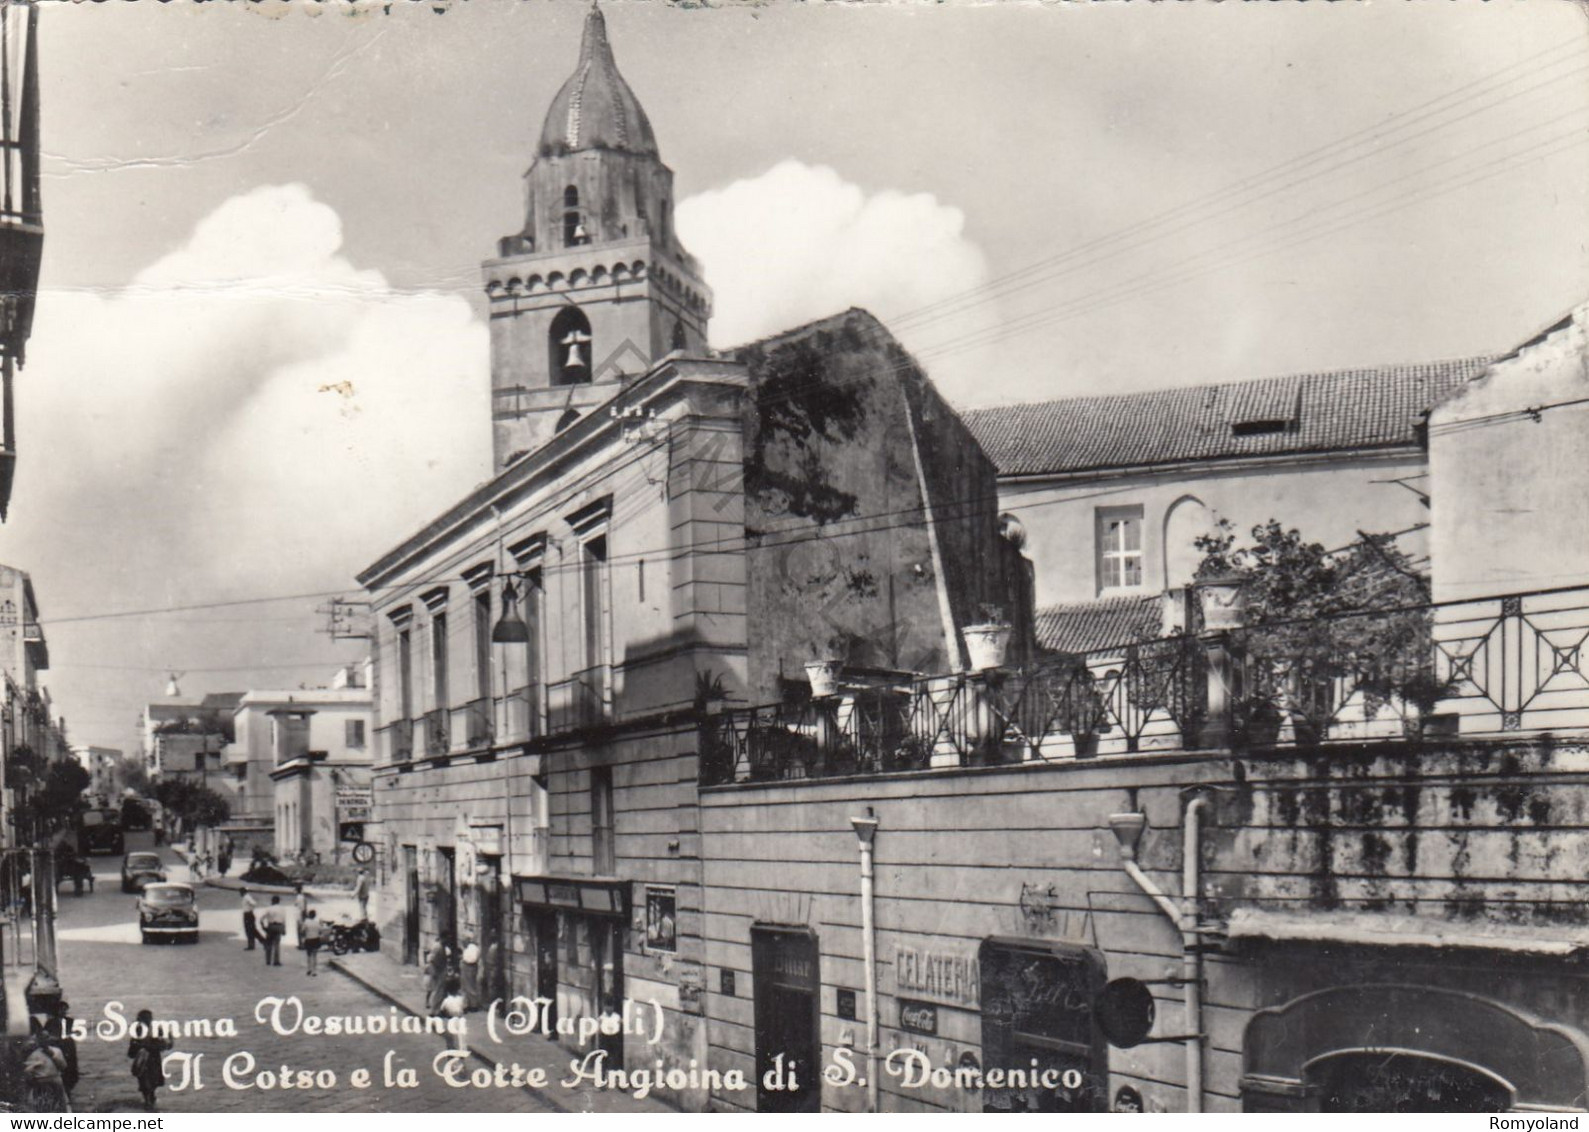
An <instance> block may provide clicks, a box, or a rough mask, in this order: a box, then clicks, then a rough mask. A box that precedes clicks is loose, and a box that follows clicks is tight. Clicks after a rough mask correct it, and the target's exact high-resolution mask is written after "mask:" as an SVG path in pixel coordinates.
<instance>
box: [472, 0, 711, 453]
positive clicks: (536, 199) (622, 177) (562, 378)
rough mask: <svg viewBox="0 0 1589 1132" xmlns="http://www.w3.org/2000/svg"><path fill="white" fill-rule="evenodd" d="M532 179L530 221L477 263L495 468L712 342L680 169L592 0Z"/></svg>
mask: <svg viewBox="0 0 1589 1132" xmlns="http://www.w3.org/2000/svg"><path fill="white" fill-rule="evenodd" d="M524 186H525V218H524V227H523V229H522V230H521V231H520V232H518V233H517V234H516V235H512V236H507V237H505V238H504V239H502V240H501V241H500V242H499V246H498V253H499V254H498V258H496V259H490V260H487V261H486V262H485V263H484V264H483V265H482V268H483V272H484V275H485V289H486V295H487V296H488V298H489V299H490V303H491V409H492V436H493V447H494V453H495V460H496V464H495V467H496V470H497V471H501V470H502V469H503V468H505V467H506V466H507V465H508V464H509V463H511V462H513V461H514V460H516V459H517V458H519V457H520V456H522V455H524V454H526V453H529V452H533V451H534V450H535V449H537V448H539V447H540V446H541V445H543V444H545V443H546V442H547V440H549V439H550V438H551V437H552V436H554V435H555V434H556V433H557V432H559V431H560V430H561V429H563V428H564V427H566V426H567V425H568V424H569V423H571V422H572V421H574V420H576V419H578V418H579V417H580V416H583V415H584V414H585V413H587V412H589V411H590V410H591V409H593V408H595V407H596V406H598V405H600V404H602V403H603V402H605V401H607V400H608V399H609V398H610V397H612V396H613V394H615V393H616V392H617V391H618V389H619V388H621V386H622V383H623V382H624V381H625V380H626V379H632V378H634V377H637V376H638V375H640V374H642V373H644V372H645V371H646V370H647V369H649V368H650V367H651V365H652V363H654V362H655V361H657V360H658V359H659V358H661V357H663V356H664V355H666V354H668V353H669V352H671V351H673V350H685V351H688V352H692V353H702V352H704V351H705V350H706V323H707V319H708V318H709V317H710V316H711V313H712V296H711V290H710V289H709V288H708V287H707V286H706V283H705V282H704V281H703V280H702V278H701V273H700V268H699V267H698V266H697V265H696V262H695V258H694V257H693V256H691V255H690V253H689V252H687V251H685V250H684V248H683V247H682V246H680V244H679V241H678V237H677V235H676V234H675V233H674V231H673V171H672V170H671V169H669V168H668V167H667V166H666V165H664V164H663V163H662V158H661V156H660V155H659V154H658V151H657V142H656V136H655V135H654V134H653V133H652V132H651V123H650V121H649V120H648V119H647V118H646V114H645V111H644V110H643V109H642V108H641V106H640V100H639V99H637V98H636V97H635V95H634V92H633V91H632V90H630V89H629V84H628V83H626V82H624V79H623V76H622V75H620V74H619V73H618V65H617V63H616V62H615V61H614V59H613V55H612V45H611V44H610V43H609V42H608V40H607V22H606V20H605V18H604V17H603V16H602V13H601V10H600V9H599V8H597V7H596V6H595V5H594V4H592V6H591V9H590V11H589V13H587V14H586V16H585V31H584V37H583V39H582V41H581V43H580V47H579V63H578V65H577V66H576V67H575V68H574V73H573V74H572V75H571V76H570V77H569V79H568V81H567V82H565V83H564V84H563V86H562V89H561V90H559V91H558V92H557V97H555V98H554V99H552V105H551V107H550V109H548V110H547V112H546V122H545V125H544V126H542V128H541V139H540V144H539V146H538V147H537V150H536V154H535V159H534V161H533V162H532V163H531V164H530V168H529V171H528V172H526V173H525V174H524Z"/></svg>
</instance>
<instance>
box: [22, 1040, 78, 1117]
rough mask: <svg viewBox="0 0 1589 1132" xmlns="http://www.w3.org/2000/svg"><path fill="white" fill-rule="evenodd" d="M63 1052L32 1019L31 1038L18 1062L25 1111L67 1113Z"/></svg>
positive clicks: (68, 1107)
mask: <svg viewBox="0 0 1589 1132" xmlns="http://www.w3.org/2000/svg"><path fill="white" fill-rule="evenodd" d="M65 1074H66V1054H65V1053H64V1052H62V1051H61V1050H60V1049H59V1048H58V1047H57V1046H56V1045H55V1043H54V1042H53V1041H51V1039H50V1035H49V1033H48V1031H46V1030H45V1028H44V1023H43V1022H42V1021H41V1019H40V1018H39V1017H35V1018H33V1019H32V1034H31V1040H30V1041H29V1043H28V1049H27V1056H26V1057H24V1058H23V1061H22V1077H23V1079H24V1080H25V1081H26V1083H27V1111H28V1112H71V1111H72V1102H71V1100H70V1098H68V1097H67V1095H66V1081H65Z"/></svg>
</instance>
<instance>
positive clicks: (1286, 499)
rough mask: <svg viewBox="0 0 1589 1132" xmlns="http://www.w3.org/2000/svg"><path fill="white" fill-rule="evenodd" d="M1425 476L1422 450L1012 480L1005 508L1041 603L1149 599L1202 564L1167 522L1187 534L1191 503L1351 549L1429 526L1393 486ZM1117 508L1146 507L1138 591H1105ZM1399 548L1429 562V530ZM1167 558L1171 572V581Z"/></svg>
mask: <svg viewBox="0 0 1589 1132" xmlns="http://www.w3.org/2000/svg"><path fill="white" fill-rule="evenodd" d="M1426 471H1427V467H1426V464H1425V460H1424V457H1423V456H1422V454H1420V453H1414V452H1399V453H1365V454H1348V453H1342V454H1336V455H1331V456H1329V457H1326V458H1321V459H1315V460H1296V461H1291V460H1287V461H1284V462H1282V461H1274V462H1272V463H1271V462H1266V463H1257V462H1253V463H1250V464H1244V465H1232V466H1230V467H1228V468H1223V469H1219V468H1190V469H1179V470H1175V471H1166V472H1160V473H1153V472H1127V473H1122V474H1120V475H1114V476H1089V477H1085V478H1078V479H1075V480H1070V481H1066V482H1057V481H1051V482H1046V483H1045V482H1033V483H1029V484H1028V483H1016V482H1006V483H1004V484H1003V485H1001V490H1000V495H1001V499H1002V505H1003V507H1004V508H1005V509H1006V510H1008V511H1011V512H1013V513H1014V514H1015V515H1016V516H1017V517H1018V518H1019V519H1020V520H1021V522H1022V523H1023V524H1024V525H1025V527H1026V530H1027V537H1028V542H1027V554H1028V555H1029V556H1030V557H1031V559H1032V561H1033V562H1034V563H1035V564H1036V566H1037V604H1038V606H1039V607H1042V606H1045V605H1053V604H1058V603H1065V602H1080V601H1091V600H1092V599H1094V598H1096V597H1099V596H1107V595H1113V594H1123V593H1129V592H1137V593H1141V594H1142V595H1143V596H1150V595H1153V594H1157V593H1160V592H1162V591H1163V589H1164V588H1165V586H1166V584H1169V585H1183V584H1185V582H1186V581H1188V580H1189V577H1188V576H1185V575H1186V574H1187V573H1188V572H1189V571H1188V567H1190V566H1195V564H1196V561H1197V556H1196V555H1195V553H1184V552H1183V551H1180V550H1177V549H1176V548H1174V547H1167V546H1166V542H1165V537H1166V530H1167V523H1168V524H1169V526H1168V530H1169V531H1170V534H1171V537H1172V539H1173V538H1175V536H1176V535H1178V534H1179V533H1181V532H1182V531H1183V530H1186V529H1187V528H1183V527H1181V526H1180V525H1179V524H1177V523H1173V522H1171V521H1170V516H1171V512H1172V511H1179V510H1181V508H1185V507H1191V508H1192V509H1193V510H1194V511H1195V510H1196V506H1195V505H1196V504H1201V505H1202V507H1203V508H1206V511H1207V514H1208V518H1209V519H1210V520H1215V519H1218V518H1226V519H1229V520H1230V521H1231V522H1232V523H1233V524H1235V527H1236V530H1237V531H1238V533H1239V534H1240V535H1241V536H1242V537H1243V540H1245V536H1246V534H1247V531H1248V530H1250V529H1251V528H1252V527H1253V526H1254V525H1256V524H1258V523H1264V522H1267V521H1268V520H1269V519H1278V520H1280V521H1281V522H1282V523H1283V524H1285V525H1286V526H1288V527H1297V528H1299V529H1300V530H1301V531H1302V533H1303V534H1304V535H1306V536H1307V537H1308V538H1309V539H1311V540H1313V541H1316V542H1322V543H1323V544H1324V545H1325V546H1326V547H1337V546H1345V545H1347V544H1348V543H1351V542H1352V541H1353V540H1355V539H1356V538H1357V532H1358V531H1360V530H1361V531H1367V532H1370V533H1374V534H1378V533H1382V532H1388V531H1402V530H1406V529H1407V528H1409V527H1414V526H1417V525H1418V524H1421V523H1427V522H1428V521H1429V510H1428V509H1427V508H1425V507H1424V505H1423V504H1422V503H1421V502H1420V501H1419V498H1418V495H1417V494H1416V492H1415V491H1410V490H1408V489H1407V488H1406V487H1400V486H1398V485H1396V484H1394V483H1390V482H1388V481H1390V480H1395V479H1405V480H1407V481H1408V483H1409V484H1410V486H1411V487H1412V488H1414V489H1417V490H1421V491H1424V492H1427V491H1428V483H1427V481H1426V480H1423V479H1421V478H1419V477H1421V476H1423V475H1424V474H1425V472H1426ZM1381 481H1387V482H1381ZM1112 507H1141V508H1142V511H1143V523H1142V535H1143V547H1142V550H1143V555H1142V567H1143V574H1142V585H1141V586H1140V587H1138V588H1137V589H1136V590H1134V591H1133V590H1120V589H1113V590H1108V591H1104V590H1101V589H1100V585H1099V577H1098V564H1097V533H1096V529H1097V512H1098V509H1099V508H1112ZM1182 518H1186V516H1185V515H1183V516H1182ZM1188 525H1189V526H1202V525H1204V524H1197V523H1191V524H1188ZM1186 541H1187V542H1189V541H1190V539H1189V538H1188V539H1187V540H1186ZM1400 545H1401V546H1402V548H1403V549H1404V550H1406V551H1407V552H1408V553H1409V554H1411V555H1412V556H1413V557H1414V558H1415V559H1416V558H1421V557H1422V555H1423V554H1424V552H1425V545H1426V544H1425V541H1424V538H1423V536H1422V533H1421V532H1414V533H1412V534H1409V535H1404V536H1403V537H1402V539H1401V542H1400ZM1187 549H1188V550H1189V549H1190V548H1189V547H1188V548H1187ZM1167 555H1168V559H1169V572H1170V574H1171V575H1172V576H1171V578H1170V581H1169V582H1168V583H1166V580H1165V573H1166V557H1167ZM1178 568H1179V569H1178ZM1177 573H1181V574H1182V576H1175V575H1177Z"/></svg>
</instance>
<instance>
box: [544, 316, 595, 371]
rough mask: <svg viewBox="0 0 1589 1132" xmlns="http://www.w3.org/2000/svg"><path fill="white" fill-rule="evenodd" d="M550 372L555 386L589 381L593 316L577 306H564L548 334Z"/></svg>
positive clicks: (547, 345) (553, 320) (548, 368)
mask: <svg viewBox="0 0 1589 1132" xmlns="http://www.w3.org/2000/svg"><path fill="white" fill-rule="evenodd" d="M546 349H547V357H548V366H547V372H548V373H550V374H551V375H552V384H553V385H586V384H588V383H589V382H590V366H591V336H590V319H588V318H586V317H585V312H584V311H582V310H580V309H579V308H578V307H564V308H563V309H562V310H561V311H559V312H558V313H557V317H556V318H554V319H552V326H551V329H550V330H548V331H547V333H546Z"/></svg>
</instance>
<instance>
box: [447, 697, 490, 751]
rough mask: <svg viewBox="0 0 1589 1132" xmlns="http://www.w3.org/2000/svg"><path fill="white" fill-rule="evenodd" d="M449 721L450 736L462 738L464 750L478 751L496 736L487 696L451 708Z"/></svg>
mask: <svg viewBox="0 0 1589 1132" xmlns="http://www.w3.org/2000/svg"><path fill="white" fill-rule="evenodd" d="M450 715H451V719H450V720H449V727H450V731H451V734H453V735H462V736H463V737H464V747H465V749H466V750H471V751H474V750H479V749H481V748H483V747H489V746H490V745H491V742H492V739H493V738H494V737H495V735H496V728H495V727H494V726H493V725H492V720H491V715H492V704H491V699H490V697H489V696H482V697H481V698H480V699H476V700H470V701H469V702H468V703H466V704H464V705H463V707H457V708H453V709H452V711H451V713H450Z"/></svg>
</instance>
